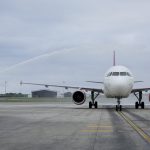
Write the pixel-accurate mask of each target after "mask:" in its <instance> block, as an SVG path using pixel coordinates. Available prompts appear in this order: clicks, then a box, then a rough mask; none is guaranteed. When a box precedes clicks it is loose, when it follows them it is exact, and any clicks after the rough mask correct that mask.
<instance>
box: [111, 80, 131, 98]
mask: <svg viewBox="0 0 150 150" xmlns="http://www.w3.org/2000/svg"><path fill="white" fill-rule="evenodd" d="M130 90H131V87H130V84H129V82H128V81H126V80H118V81H116V82H115V83H114V87H113V93H114V95H115V96H120V97H127V96H128V95H129V93H130Z"/></svg>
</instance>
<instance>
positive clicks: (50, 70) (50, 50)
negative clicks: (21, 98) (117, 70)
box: [0, 0, 150, 93]
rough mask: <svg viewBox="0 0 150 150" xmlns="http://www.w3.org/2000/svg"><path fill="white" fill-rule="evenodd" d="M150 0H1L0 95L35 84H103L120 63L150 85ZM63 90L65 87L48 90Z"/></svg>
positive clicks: (27, 88) (26, 89)
mask: <svg viewBox="0 0 150 150" xmlns="http://www.w3.org/2000/svg"><path fill="white" fill-rule="evenodd" d="M149 6H150V1H149V0H142V1H141V0H126V1H121V0H113V1H112V0H105V1H104V0H11V1H10V0H0V93H4V92H5V81H6V83H7V84H6V90H7V92H17V93H18V92H22V93H31V91H33V90H39V89H44V87H39V86H28V85H24V86H20V85H19V82H20V81H24V82H35V83H46V84H48V83H49V84H60V85H72V86H84V87H87V86H88V87H89V86H90V87H99V88H102V85H93V84H91V83H86V82H85V81H86V80H94V81H103V78H104V73H105V72H106V71H107V70H108V69H109V67H111V66H112V61H113V60H112V56H113V51H114V50H115V51H116V63H117V64H118V65H125V66H126V67H128V68H129V69H130V70H131V71H132V72H133V74H134V75H135V80H143V81H144V82H143V83H137V85H135V87H150V69H149V68H150V67H149V64H150V19H149V18H150V9H149ZM49 89H50V90H57V91H59V92H62V91H65V90H64V89H58V88H49Z"/></svg>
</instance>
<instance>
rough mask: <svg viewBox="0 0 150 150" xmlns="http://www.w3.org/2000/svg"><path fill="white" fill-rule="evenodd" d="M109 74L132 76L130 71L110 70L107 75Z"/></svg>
mask: <svg viewBox="0 0 150 150" xmlns="http://www.w3.org/2000/svg"><path fill="white" fill-rule="evenodd" d="M109 76H131V74H130V73H129V72H109V73H108V74H107V77H109Z"/></svg>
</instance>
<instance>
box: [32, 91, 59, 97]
mask: <svg viewBox="0 0 150 150" xmlns="http://www.w3.org/2000/svg"><path fill="white" fill-rule="evenodd" d="M32 97H33V98H37V97H45V98H46V97H52V98H55V97H57V92H56V91H49V90H38V91H32Z"/></svg>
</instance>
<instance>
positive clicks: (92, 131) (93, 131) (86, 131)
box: [80, 129, 113, 133]
mask: <svg viewBox="0 0 150 150" xmlns="http://www.w3.org/2000/svg"><path fill="white" fill-rule="evenodd" d="M80 131H81V132H84V133H96V132H104V133H109V132H113V130H90V129H89V130H80Z"/></svg>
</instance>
